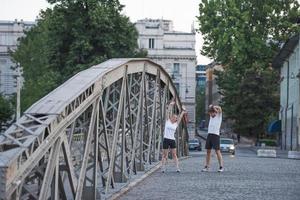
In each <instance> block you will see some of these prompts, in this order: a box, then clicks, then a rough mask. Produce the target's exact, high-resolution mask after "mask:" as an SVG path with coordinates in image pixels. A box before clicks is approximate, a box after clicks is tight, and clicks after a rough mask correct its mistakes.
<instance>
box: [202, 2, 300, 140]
mask: <svg viewBox="0 0 300 200" xmlns="http://www.w3.org/2000/svg"><path fill="white" fill-rule="evenodd" d="M199 11H200V15H199V16H198V20H199V24H200V28H199V31H200V32H201V33H202V35H203V37H204V46H203V49H202V54H204V55H207V56H209V57H210V58H213V59H215V60H216V61H217V62H220V63H222V65H223V66H224V71H223V72H216V75H217V76H218V78H217V84H218V85H219V88H220V93H221V94H222V96H223V99H222V106H223V108H224V112H225V115H226V117H227V118H228V119H231V120H233V121H234V122H235V123H234V128H235V130H236V131H238V132H239V133H244V134H250V135H253V136H254V135H255V136H257V137H259V136H260V135H262V134H263V132H264V130H265V129H264V128H265V127H266V124H267V123H268V120H269V118H270V116H274V113H276V112H277V110H278V107H279V101H278V98H279V97H278V91H279V88H278V83H277V82H276V81H277V80H278V72H277V71H273V70H272V69H270V63H271V62H272V58H273V57H274V56H275V54H276V53H277V52H278V50H279V48H280V45H281V44H282V43H283V42H284V41H285V40H286V39H287V38H289V37H290V36H292V35H294V34H295V33H299V26H297V25H295V23H296V22H297V19H298V17H299V14H300V12H299V4H298V2H297V0H286V1H273V0H261V1H243V0H203V1H202V3H200V5H199Z"/></svg>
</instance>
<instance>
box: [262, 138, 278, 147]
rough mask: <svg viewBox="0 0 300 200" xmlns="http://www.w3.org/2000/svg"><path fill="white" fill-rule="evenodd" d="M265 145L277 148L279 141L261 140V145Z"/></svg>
mask: <svg viewBox="0 0 300 200" xmlns="http://www.w3.org/2000/svg"><path fill="white" fill-rule="evenodd" d="M262 143H265V144H266V146H277V141H276V140H272V139H261V140H259V144H262Z"/></svg>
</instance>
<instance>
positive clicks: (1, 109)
mask: <svg viewBox="0 0 300 200" xmlns="http://www.w3.org/2000/svg"><path fill="white" fill-rule="evenodd" d="M13 114H14V109H13V107H12V104H11V101H10V100H9V99H7V98H6V97H4V96H3V95H1V94H0V132H1V131H3V130H5V127H6V126H7V125H8V122H9V121H10V120H12V115H13Z"/></svg>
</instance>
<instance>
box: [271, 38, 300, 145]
mask: <svg viewBox="0 0 300 200" xmlns="http://www.w3.org/2000/svg"><path fill="white" fill-rule="evenodd" d="M299 46H300V40H299V34H298V35H295V36H293V37H291V38H290V39H289V40H288V41H287V42H286V43H285V44H284V45H283V47H282V48H281V50H280V51H279V53H278V54H277V56H276V57H275V58H274V60H273V63H272V65H273V67H274V68H276V69H279V70H280V77H281V78H280V112H279V119H280V120H281V137H280V138H281V147H282V149H285V150H290V151H294V150H300V105H299V104H300V86H299V84H300V82H299V78H300V47H299Z"/></svg>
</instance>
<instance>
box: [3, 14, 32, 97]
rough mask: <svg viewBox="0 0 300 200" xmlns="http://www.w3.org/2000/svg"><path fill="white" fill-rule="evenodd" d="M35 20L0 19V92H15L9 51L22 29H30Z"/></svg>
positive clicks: (7, 93)
mask: <svg viewBox="0 0 300 200" xmlns="http://www.w3.org/2000/svg"><path fill="white" fill-rule="evenodd" d="M34 24H35V22H25V21H22V20H21V21H17V20H15V21H0V93H2V94H3V95H12V94H14V93H16V76H17V75H18V74H17V72H16V70H15V69H14V68H15V66H16V64H15V63H13V61H12V59H11V57H10V51H13V50H15V49H16V48H17V43H18V38H20V37H22V36H23V35H24V30H28V29H30V28H31V27H32V26H34Z"/></svg>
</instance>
